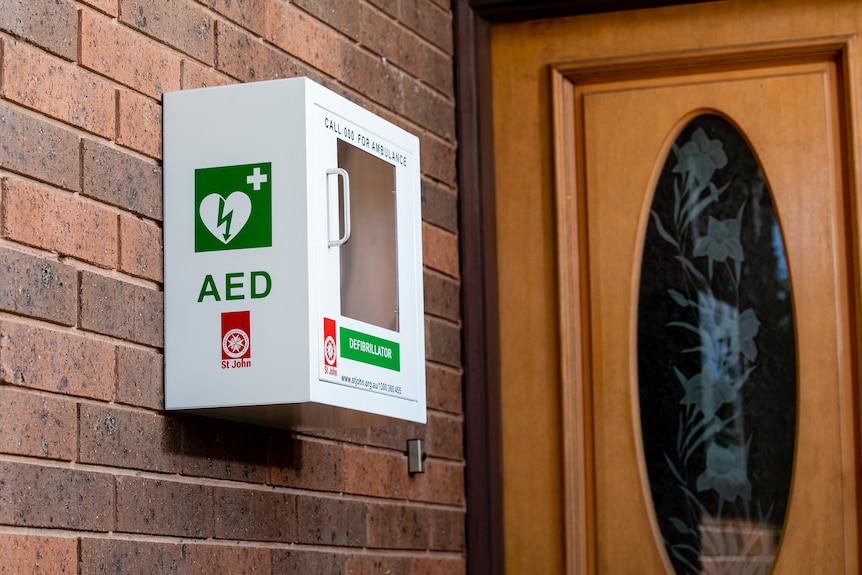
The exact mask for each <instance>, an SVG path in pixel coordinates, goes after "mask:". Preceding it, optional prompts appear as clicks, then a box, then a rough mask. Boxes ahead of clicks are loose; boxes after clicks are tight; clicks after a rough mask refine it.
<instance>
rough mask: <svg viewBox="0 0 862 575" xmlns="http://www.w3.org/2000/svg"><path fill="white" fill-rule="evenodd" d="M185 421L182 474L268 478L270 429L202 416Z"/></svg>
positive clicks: (254, 480)
mask: <svg viewBox="0 0 862 575" xmlns="http://www.w3.org/2000/svg"><path fill="white" fill-rule="evenodd" d="M182 424H183V470H182V473H183V475H190V476H194V477H212V478H216V479H230V480H235V481H244V482H248V483H267V482H268V481H269V476H270V472H269V451H268V445H269V436H268V434H269V430H267V429H265V428H259V427H253V426H249V425H241V424H232V423H226V422H224V421H220V420H216V419H209V418H203V417H194V418H187V419H183V420H182Z"/></svg>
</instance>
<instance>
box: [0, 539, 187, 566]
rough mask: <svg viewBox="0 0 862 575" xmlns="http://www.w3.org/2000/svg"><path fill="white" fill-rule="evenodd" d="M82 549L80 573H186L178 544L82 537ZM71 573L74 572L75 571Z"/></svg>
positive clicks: (181, 550) (181, 549)
mask: <svg viewBox="0 0 862 575" xmlns="http://www.w3.org/2000/svg"><path fill="white" fill-rule="evenodd" d="M80 549H81V556H80V565H81V568H80V571H78V572H77V573H78V574H79V575H106V574H108V573H117V574H119V573H130V574H131V573H134V574H135V575H170V574H172V573H177V574H180V573H182V572H183V547H182V545H179V544H171V543H154V542H152V541H128V540H122V539H92V538H89V537H82V538H81V547H80ZM0 573H2V571H0ZM69 573H70V574H72V573H75V570H74V569H72V570H71V571H70V572H69Z"/></svg>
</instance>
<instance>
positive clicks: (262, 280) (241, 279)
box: [198, 271, 272, 303]
mask: <svg viewBox="0 0 862 575" xmlns="http://www.w3.org/2000/svg"><path fill="white" fill-rule="evenodd" d="M222 285H223V286H224V290H223V291H221V292H220V291H219V286H218V285H217V284H216V281H215V278H213V276H212V275H211V274H207V275H206V276H205V277H204V281H203V284H202V285H201V291H200V294H199V295H198V303H201V302H202V301H204V299H206V298H208V297H210V298H212V299H213V301H221V300H222V295H224V299H225V300H227V301H231V300H241V299H246V298H247V297H248V298H249V299H261V298H265V297H266V296H268V295H269V292H270V291H271V290H272V278H271V277H270V276H269V274H268V273H266V272H264V271H256V272H250V273H249V274H248V276H246V273H245V272H236V273H227V274H225V275H224V283H223V284H222Z"/></svg>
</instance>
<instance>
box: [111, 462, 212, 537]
mask: <svg viewBox="0 0 862 575" xmlns="http://www.w3.org/2000/svg"><path fill="white" fill-rule="evenodd" d="M116 482H117V507H116V509H117V531H124V532H127V533H148V534H152V535H174V536H177V537H212V534H213V510H212V490H213V488H212V487H207V486H205V485H195V484H190V483H179V482H175V481H161V480H157V479H146V478H142V477H128V476H118V477H117V478H116Z"/></svg>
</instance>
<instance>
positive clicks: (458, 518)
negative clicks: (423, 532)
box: [428, 509, 466, 551]
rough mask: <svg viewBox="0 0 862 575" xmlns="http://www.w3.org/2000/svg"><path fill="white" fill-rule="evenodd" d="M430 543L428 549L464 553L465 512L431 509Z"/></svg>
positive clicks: (429, 511) (429, 512) (429, 513)
mask: <svg viewBox="0 0 862 575" xmlns="http://www.w3.org/2000/svg"><path fill="white" fill-rule="evenodd" d="M428 515H429V523H430V528H429V530H430V535H431V536H430V541H429V543H428V547H429V548H430V549H434V550H439V551H464V548H465V541H466V533H465V531H464V529H465V525H464V511H455V510H450V509H429V510H428Z"/></svg>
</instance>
